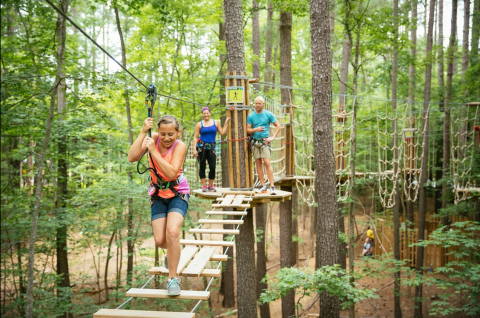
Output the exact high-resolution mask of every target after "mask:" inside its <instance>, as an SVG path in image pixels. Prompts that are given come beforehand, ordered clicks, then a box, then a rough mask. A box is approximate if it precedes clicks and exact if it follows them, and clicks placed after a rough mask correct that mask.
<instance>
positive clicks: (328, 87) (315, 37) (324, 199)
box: [310, 0, 340, 318]
mask: <svg viewBox="0 0 480 318" xmlns="http://www.w3.org/2000/svg"><path fill="white" fill-rule="evenodd" d="M310 25H311V28H310V29H311V31H310V32H311V50H312V97H313V99H312V125H313V148H314V156H315V177H316V178H315V196H316V201H317V203H318V218H317V221H318V224H317V250H316V257H315V262H316V264H315V267H316V268H319V267H322V266H325V265H333V264H336V263H338V259H339V257H338V221H337V209H336V193H335V163H334V155H333V140H332V138H333V137H332V81H331V79H332V74H331V73H332V55H331V49H330V24H329V5H328V2H327V1H320V0H311V2H310ZM339 315H340V301H339V299H338V298H337V297H335V296H330V295H327V294H325V293H323V294H321V295H320V317H322V318H327V317H328V318H335V317H339Z"/></svg>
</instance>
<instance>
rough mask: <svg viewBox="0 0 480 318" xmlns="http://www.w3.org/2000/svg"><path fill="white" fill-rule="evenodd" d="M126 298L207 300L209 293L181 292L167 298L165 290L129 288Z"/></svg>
mask: <svg viewBox="0 0 480 318" xmlns="http://www.w3.org/2000/svg"><path fill="white" fill-rule="evenodd" d="M126 296H127V297H144V298H170V299H172V298H175V299H195V300H208V298H209V297H210V292H209V291H196V290H182V292H181V293H180V295H178V296H168V292H167V290H166V289H141V288H130V289H129V290H128V291H127V293H126Z"/></svg>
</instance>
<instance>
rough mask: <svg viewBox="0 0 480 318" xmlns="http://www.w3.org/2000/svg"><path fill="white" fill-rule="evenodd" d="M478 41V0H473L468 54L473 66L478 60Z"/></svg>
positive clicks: (479, 0) (479, 21) (479, 59)
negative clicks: (470, 39)
mask: <svg viewBox="0 0 480 318" xmlns="http://www.w3.org/2000/svg"><path fill="white" fill-rule="evenodd" d="M479 42H480V0H474V3H473V18H472V41H471V49H470V56H469V63H470V65H472V66H474V65H477V63H478V62H479V61H480V56H479V51H478V50H479V47H478V44H479Z"/></svg>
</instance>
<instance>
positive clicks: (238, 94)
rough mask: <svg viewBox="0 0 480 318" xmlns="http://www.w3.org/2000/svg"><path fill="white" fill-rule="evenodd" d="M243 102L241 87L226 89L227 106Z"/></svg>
mask: <svg viewBox="0 0 480 318" xmlns="http://www.w3.org/2000/svg"><path fill="white" fill-rule="evenodd" d="M243 101H244V94H243V86H230V87H227V104H228V103H242V104H243Z"/></svg>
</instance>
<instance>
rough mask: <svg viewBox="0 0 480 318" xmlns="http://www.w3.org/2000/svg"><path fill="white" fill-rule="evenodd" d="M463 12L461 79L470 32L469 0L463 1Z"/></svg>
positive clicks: (466, 60)
mask: <svg viewBox="0 0 480 318" xmlns="http://www.w3.org/2000/svg"><path fill="white" fill-rule="evenodd" d="M463 8H464V12H463V44H462V80H465V74H466V73H467V69H468V36H469V34H470V32H469V31H470V0H465V1H464V6H463Z"/></svg>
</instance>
